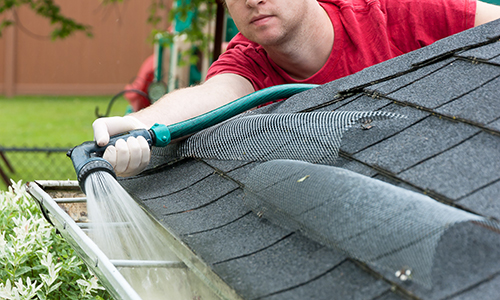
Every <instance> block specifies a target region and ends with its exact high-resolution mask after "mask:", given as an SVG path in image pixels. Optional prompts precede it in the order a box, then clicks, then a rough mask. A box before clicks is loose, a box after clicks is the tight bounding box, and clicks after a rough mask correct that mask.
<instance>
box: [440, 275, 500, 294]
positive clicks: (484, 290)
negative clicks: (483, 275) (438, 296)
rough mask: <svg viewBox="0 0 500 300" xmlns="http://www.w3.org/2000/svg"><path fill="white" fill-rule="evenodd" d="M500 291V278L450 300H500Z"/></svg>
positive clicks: (497, 277)
mask: <svg viewBox="0 0 500 300" xmlns="http://www.w3.org/2000/svg"><path fill="white" fill-rule="evenodd" d="M499 291H500V276H498V275H497V276H496V277H495V278H493V279H492V280H488V281H486V282H484V283H482V284H481V285H479V286H478V287H477V288H475V289H472V290H470V291H467V292H464V293H462V294H460V295H458V296H456V297H453V298H450V300H477V299H481V300H498V298H499Z"/></svg>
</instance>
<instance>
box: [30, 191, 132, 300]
mask: <svg viewBox="0 0 500 300" xmlns="http://www.w3.org/2000/svg"><path fill="white" fill-rule="evenodd" d="M26 185H27V188H28V192H29V193H30V194H31V195H32V196H33V197H34V198H35V199H36V200H38V201H39V203H40V207H41V209H42V210H43V212H44V214H45V215H46V216H47V217H48V219H49V220H50V221H51V222H52V224H53V225H54V226H55V227H56V228H57V230H58V231H59V233H61V235H62V236H63V237H64V239H65V240H66V241H67V242H68V243H69V244H70V245H71V247H72V248H73V249H74V250H75V252H76V253H77V255H78V256H79V257H80V258H82V260H83V261H84V262H85V264H86V265H87V266H88V267H89V268H90V269H91V270H92V272H93V273H94V274H95V275H96V276H97V277H98V278H99V280H100V281H101V283H102V285H104V286H105V287H106V289H107V290H108V292H109V293H110V294H111V295H112V296H113V298H115V299H123V300H128V299H130V300H140V299H141V298H140V297H139V295H138V294H137V292H136V291H135V290H134V289H133V288H132V287H131V286H130V284H129V283H128V282H127V280H125V278H124V277H123V276H122V275H121V274H120V272H119V271H118V269H116V267H115V266H114V265H113V263H112V262H111V261H110V260H109V259H108V257H107V256H106V255H105V254H104V253H103V252H102V251H101V250H100V249H99V248H98V247H97V245H96V244H95V243H94V242H93V241H92V240H91V239H90V238H89V237H88V236H87V235H86V234H85V233H84V232H83V230H81V229H80V227H78V225H77V224H76V223H75V221H73V219H71V218H70V216H68V214H66V213H65V212H64V211H63V210H62V209H61V208H60V207H59V205H57V203H56V202H55V201H54V199H52V197H51V196H50V195H49V194H47V193H46V192H45V191H44V190H43V189H42V188H41V187H40V186H39V185H38V184H37V183H34V182H28V183H27V184H26Z"/></svg>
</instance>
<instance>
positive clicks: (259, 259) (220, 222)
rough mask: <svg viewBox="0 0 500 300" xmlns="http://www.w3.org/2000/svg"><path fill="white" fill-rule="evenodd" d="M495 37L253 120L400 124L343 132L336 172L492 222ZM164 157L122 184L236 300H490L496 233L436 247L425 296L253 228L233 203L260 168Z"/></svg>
mask: <svg viewBox="0 0 500 300" xmlns="http://www.w3.org/2000/svg"><path fill="white" fill-rule="evenodd" d="M499 32H500V21H494V22H491V23H488V24H485V25H483V26H480V27H476V28H473V29H470V30H468V31H465V32H462V33H459V34H457V35H454V36H451V37H448V38H445V39H443V40H440V41H438V42H436V43H434V44H432V45H430V46H428V47H425V48H422V49H419V50H417V51H414V52H411V53H408V54H405V55H402V56H399V57H397V58H394V59H392V60H389V61H386V62H383V63H381V64H378V65H375V66H373V67H370V68H367V69H365V70H363V71H361V72H358V73H356V74H354V75H351V76H348V77H345V78H341V79H339V80H336V81H333V82H331V83H329V84H326V85H323V86H321V87H318V88H315V89H312V90H309V91H306V92H303V93H300V94H297V95H295V96H293V97H291V98H289V99H288V100H286V101H283V102H279V103H275V104H273V105H270V106H267V107H264V108H262V109H260V110H261V112H263V113H283V112H287V113H289V112H304V111H316V110H340V111H347V110H356V111H373V110H384V111H391V112H396V113H399V114H403V115H406V116H408V118H406V119H402V120H400V121H398V122H380V123H376V124H374V126H373V127H372V128H370V129H369V130H363V129H362V128H361V127H354V128H352V129H350V130H349V131H347V132H346V133H345V134H344V137H343V139H342V145H341V149H340V157H339V159H338V160H337V162H336V164H335V166H337V167H340V168H344V169H347V170H350V171H354V172H356V173H359V174H362V175H365V176H369V177H372V178H376V179H379V180H382V181H385V182H388V183H390V184H392V185H396V186H399V187H402V188H404V189H408V190H411V191H415V192H417V193H421V194H425V195H428V196H430V197H431V198H433V199H434V200H436V201H438V202H440V203H444V204H446V205H449V206H452V207H454V208H457V209H460V210H464V211H467V212H472V213H474V214H478V215H481V216H484V217H486V218H487V219H493V220H497V219H500V201H499V200H500V199H499V198H500V196H499V195H500V171H499V170H500V94H499V92H498V87H499V86H500V42H499V41H500V36H499ZM168 151H169V150H168V149H166V150H164V149H154V151H153V157H152V167H151V168H150V169H148V170H147V171H146V172H144V173H142V174H140V175H138V176H135V177H131V178H127V179H122V180H121V181H120V183H121V184H122V185H123V186H124V187H125V188H126V189H127V190H128V191H129V192H130V193H131V194H133V195H135V196H136V197H138V198H139V199H140V201H142V203H143V204H144V205H145V207H146V208H147V209H148V210H150V211H151V212H152V213H153V215H154V216H155V217H156V218H157V219H158V220H159V221H160V222H161V223H162V224H163V225H164V226H165V227H166V228H168V229H169V230H170V231H172V232H173V233H174V234H175V235H177V236H178V237H179V239H180V240H181V241H182V242H183V243H185V244H186V245H187V246H188V247H189V248H190V249H191V250H192V251H193V252H194V253H195V254H196V255H198V256H199V257H200V258H201V260H203V261H204V262H205V263H206V264H207V265H208V266H209V268H210V269H211V270H212V271H213V272H214V273H215V274H217V275H218V276H219V277H220V278H221V279H222V280H223V281H224V282H225V283H226V284H228V285H229V286H230V287H231V288H232V289H234V291H235V292H236V293H237V294H238V295H240V296H241V297H242V298H243V299H266V300H271V299H272V300H277V299H287V300H288V299H373V300H375V299H377V300H393V299H453V300H458V299H460V300H465V299H498V290H499V287H500V259H499V258H500V257H499V256H500V255H499V254H497V252H498V247H499V246H500V241H499V240H500V239H499V236H498V235H497V233H494V234H492V233H491V232H490V230H486V231H473V232H472V234H471V235H468V236H464V235H462V234H459V233H458V232H456V233H452V234H449V235H447V236H446V237H443V240H444V241H442V242H443V244H444V245H446V246H444V247H441V248H440V249H438V251H437V252H436V257H435V259H436V261H437V262H438V263H439V262H442V265H440V266H439V267H437V268H436V269H435V270H434V272H435V273H434V284H433V286H432V288H430V289H427V288H424V287H422V286H420V285H418V284H414V283H412V282H402V281H399V280H398V279H397V278H396V277H394V276H391V275H390V274H387V273H384V272H382V271H380V270H377V269H376V268H373V267H371V266H369V265H367V264H365V263H363V262H361V261H359V260H356V259H354V258H351V257H349V256H348V255H346V254H345V253H344V252H341V251H338V250H336V249H334V248H331V247H326V246H324V245H322V244H320V243H317V242H315V241H313V240H311V239H309V238H307V237H305V236H304V235H302V234H301V233H298V232H294V231H292V230H289V229H286V228H284V227H281V226H277V225H275V224H274V223H272V222H270V221H269V220H267V219H266V218H259V216H257V215H256V214H255V213H253V212H252V211H251V210H250V208H249V207H248V206H246V205H245V203H244V201H242V199H243V194H244V192H243V189H242V187H243V182H245V179H246V177H247V176H248V174H249V172H250V171H251V170H252V169H253V168H254V167H255V166H257V165H259V164H260V163H259V162H242V161H219V160H203V159H191V158H184V159H176V160H172V158H171V157H169V156H165V155H164V154H165V153H166V152H168ZM360 222H362V220H360ZM480 240H482V241H485V240H486V241H487V242H486V243H483V244H481V243H479V242H478V241H480ZM444 242H446V243H444ZM478 253H480V255H479V256H480V257H479V258H478V259H476V258H474V257H477V255H476V254H478ZM459 254H461V255H462V256H459ZM460 257H461V258H460ZM463 257H466V258H467V257H471V258H470V259H467V260H463Z"/></svg>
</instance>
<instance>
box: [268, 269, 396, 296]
mask: <svg viewBox="0 0 500 300" xmlns="http://www.w3.org/2000/svg"><path fill="white" fill-rule="evenodd" d="M328 285H330V286H332V290H329V289H325V288H324V287H325V286H328ZM389 288H390V287H389V285H388V284H387V283H385V282H383V281H381V280H377V279H375V278H373V277H371V276H370V275H369V274H367V273H365V272H363V271H362V270H360V269H359V268H357V267H356V265H354V264H353V263H352V262H350V261H345V262H343V263H342V264H341V265H340V266H338V267H337V268H335V269H334V270H332V271H330V272H328V273H327V274H326V275H325V276H321V277H320V278H318V279H316V280H313V281H311V282H309V283H307V284H306V285H305V286H303V287H300V288H294V289H291V290H288V291H285V292H282V293H279V294H276V295H272V296H269V297H264V298H262V299H263V300H303V299H325V300H337V299H338V300H344V299H350V300H371V299H380V298H379V296H380V295H381V294H386V293H387V291H388V289H389ZM387 299H393V300H396V299H399V300H400V299H404V298H401V297H400V296H397V295H394V294H393V298H387Z"/></svg>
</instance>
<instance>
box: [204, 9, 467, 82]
mask: <svg viewBox="0 0 500 300" xmlns="http://www.w3.org/2000/svg"><path fill="white" fill-rule="evenodd" d="M318 2H319V3H320V5H321V6H322V7H323V8H324V9H325V10H326V12H327V13H328V15H329V16H330V19H331V20H332V24H333V28H334V33H335V40H334V44H333V49H332V52H331V54H330V57H329V58H328V61H327V62H326V64H325V65H324V66H323V68H321V70H319V71H318V72H317V73H316V74H314V75H313V76H311V77H309V78H307V79H305V80H295V79H293V78H291V77H290V76H289V75H288V74H287V73H286V72H285V71H283V69H281V68H280V67H279V66H278V65H276V64H275V63H274V62H273V61H272V60H271V59H270V58H269V57H268V55H267V53H266V51H265V50H264V48H262V46H260V45H258V44H256V43H254V42H251V41H249V40H248V39H246V38H245V37H244V36H243V35H241V34H238V35H236V36H235V37H234V38H233V39H232V40H231V42H230V43H229V45H228V50H227V51H226V52H225V53H223V54H222V55H221V56H220V57H219V59H218V60H217V61H215V62H214V63H213V64H212V65H211V67H210V69H209V70H208V74H207V79H208V78H210V77H212V76H214V75H217V74H222V73H234V74H238V75H241V76H243V77H245V78H247V79H248V80H250V82H252V84H253V86H254V88H255V90H260V89H263V88H266V87H270V86H274V85H278V84H284V83H314V84H324V83H327V82H330V81H332V80H335V79H338V78H341V77H344V76H347V75H350V74H353V73H355V72H358V71H360V70H362V69H364V68H366V67H369V66H372V65H374V64H377V63H380V62H382V61H385V60H388V59H390V58H393V57H396V56H398V55H401V54H403V53H407V52H410V51H413V50H416V49H418V48H421V47H423V46H426V45H429V44H431V43H433V42H435V41H437V40H439V39H441V38H444V37H447V36H450V35H452V34H455V33H458V32H460V31H463V30H466V29H469V28H471V27H473V26H474V18H475V11H476V0H318Z"/></svg>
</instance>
